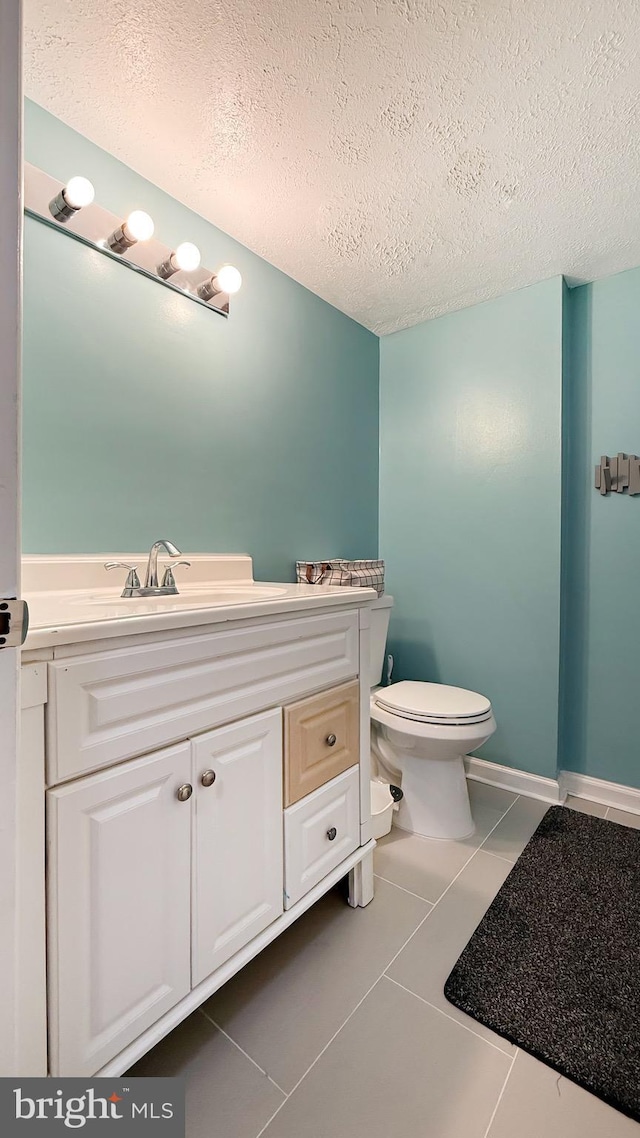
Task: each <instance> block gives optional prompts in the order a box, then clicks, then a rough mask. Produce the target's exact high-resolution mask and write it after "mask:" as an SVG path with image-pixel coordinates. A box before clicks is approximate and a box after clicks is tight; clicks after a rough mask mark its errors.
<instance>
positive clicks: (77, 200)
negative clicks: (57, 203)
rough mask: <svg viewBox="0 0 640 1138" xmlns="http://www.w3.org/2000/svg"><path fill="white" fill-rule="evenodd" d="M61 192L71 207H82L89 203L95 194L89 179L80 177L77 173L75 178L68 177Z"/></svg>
mask: <svg viewBox="0 0 640 1138" xmlns="http://www.w3.org/2000/svg"><path fill="white" fill-rule="evenodd" d="M62 192H63V194H64V200H65V201H66V202H67V204H68V205H70V206H71V208H72V209H82V207H83V206H85V205H91V202H92V201H93V199H94V198H95V196H96V191H95V190H94V188H93V186H92V184H91V182H90V181H89V179H88V178H82V177H80V176H79V175H77V176H76V177H75V178H69V181H68V182H67V184H66V186H65V188H64V190H63V191H62Z"/></svg>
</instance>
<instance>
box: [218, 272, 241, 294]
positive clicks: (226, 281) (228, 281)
mask: <svg viewBox="0 0 640 1138" xmlns="http://www.w3.org/2000/svg"><path fill="white" fill-rule="evenodd" d="M216 281H217V283H218V286H219V288H220V291H221V292H226V293H227V295H228V296H232V295H233V293H234V292H238V289H240V288H241V286H242V274H241V273H240V271H239V270H238V269H236V268H235V267H234V266H233V265H223V266H222V268H221V269H218V272H217V273H216Z"/></svg>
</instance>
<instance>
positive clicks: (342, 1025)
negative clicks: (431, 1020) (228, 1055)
mask: <svg viewBox="0 0 640 1138" xmlns="http://www.w3.org/2000/svg"><path fill="white" fill-rule="evenodd" d="M519 798H520V795H517V797H516V798H514V800H513V802H511V803H510V804H509V806H508V807H507V809H506V810H505V812H504V814H501V815H500V817H499V818H498V820H497V822H496V823H495V825H494V826H492V827H491V829H490V830H489V833H488V834H487V835H486V836H485V838H483V841H482V843H481V845H480V846H477V847H476V848H475V849H474V850H473V851H472V853H471V854H470V855H469V857H468V858H467V860H466V861H465V863H464V865H462V866H461V867H460V869H459V870H458V872H457V873H456V875H455V877H454V878H452V880H451V881H450V882H449V884H448V885H447V887H446V889H443V891H442V893H441V894H440V896H439V897H438V900H437V901H435V902H434V903H433V905H432V907H431V909H430V910H429V912H428V913H425V915H424V917H423V918H422V920H421V921H420V923H419V924H418V925H417V926H416V928H415V929H414V930H413V932H412V933H411V934H410V935H409V936H408V937H407V939H406V940H405V942H404V944H401V945H400V948H399V949H398V951H397V952H396V953H395V955H394V956H393V957H392V958H391V960H390V961H389V963H388V964H387V966H386V968H384V969H383V971H382V972H381V973H380V975H379V976H378V977H377V979H376V980H374V982H373V984H372V985H371V987H370V988H368V989H367V991H366V992H365V994H364V996H362V998H361V999H360V1000H358V1003H357V1004H356V1006H355V1007H354V1008H353V1009H352V1011H351V1012H350V1013H349V1015H348V1016H347V1018H346V1019H345V1020H344V1022H343V1023H341V1024H340V1027H339V1028H338V1030H337V1031H335V1032H334V1033H333V1035H332V1036H331V1039H330V1040H329V1041H328V1042H327V1043H325V1045H324V1047H323V1048H322V1051H321V1052H320V1053H319V1055H316V1057H315V1059H314V1060H313V1063H311V1064H310V1065H309V1066H308V1067H307V1069H306V1071H305V1072H304V1074H303V1075H301V1077H300V1078H299V1079H298V1082H297V1083H296V1085H295V1086H294V1087H293V1088H292V1089H291V1090H290V1091H289V1094H288V1095H287V1098H285V1099H284V1100H283V1101H282V1102H281V1103H280V1105H279V1106H278V1107H277V1108H276V1110H274V1112H273V1114H272V1115H271V1117H270V1118H268V1119H267V1121H266V1122H265V1124H264V1126H263V1127H262V1130H260V1131H259V1132H258V1134H256V1138H262V1135H263V1134H264V1133H265V1132H266V1130H267V1129H268V1127H269V1126H270V1125H271V1123H272V1122H273V1120H274V1118H275V1117H276V1115H278V1114H279V1113H280V1111H281V1110H282V1108H283V1106H284V1105H285V1103H287V1102H288V1101H289V1099H290V1098H291V1097H292V1096H293V1095H294V1094H295V1092H296V1091H297V1089H298V1087H299V1086H300V1084H301V1083H302V1082H303V1081H304V1080H305V1079H306V1077H307V1075H308V1074H309V1073H310V1071H312V1070H313V1068H314V1067H315V1065H316V1063H317V1062H318V1060H319V1059H321V1058H322V1056H323V1055H324V1053H325V1051H326V1050H327V1048H328V1047H330V1046H331V1044H332V1043H333V1041H334V1040H335V1039H336V1038H337V1037H338V1035H339V1034H340V1032H341V1031H342V1029H343V1028H344V1027H346V1025H347V1024H348V1022H349V1020H350V1019H351V1018H352V1016H354V1015H355V1013H356V1012H357V1010H358V1008H359V1007H360V1005H361V1004H362V1003H364V1001H365V1000H366V998H367V996H368V995H370V993H371V992H372V991H373V989H374V988H375V987H376V984H379V983H380V981H381V980H382V979H383V978H386V979H391V977H389V976H387V972H388V969H389V968H391V965H392V964H393V963H394V962H395V961H396V960H397V958H398V957H399V955H400V953H401V952H402V951H403V950H404V949H405V948H406V947H407V945H408V944H409V941H410V940H412V939H413V937H414V936H415V935H416V933H417V932H419V931H420V929H421V928H422V926H423V924H424V923H425V921H428V920H429V917H430V916H431V914H432V913H433V911H434V909H435V908H437V906H438V905H439V904H440V902H441V900H442V898H443V897H444V896H445V894H446V893H448V892H449V890H450V889H451V887H452V886H453V885H455V883H456V881H457V880H458V878H459V876H460V874H461V873H462V872H463V870H465V869H466V868H467V866H468V865H469V862H470V861H471V860H472V859H473V858H474V857H475V855H476V853H477V852H478V849H481V848H482V845H484V843H485V842H486V841H487V839H488V838H490V837H491V835H492V833H493V831H494V830H495V828H496V826H499V825H500V823H501V821H502V819H503V818H504V817H506V815H507V814H508V813H509V811H510V810H511V807H512V806H515V804H516V802H517V801H518V799H519ZM375 876H377V875H375ZM383 880H386V879H383ZM389 884H393V882H390V883H389ZM397 888H399V889H401V888H402V886H397ZM405 892H408V890H405ZM414 896H417V894H414ZM419 900H421V901H424V900H425V898H424V897H420V898H419ZM427 904H428V902H427ZM411 994H412V995H414V993H411ZM418 998H419V997H418ZM436 1010H437V1009H436ZM445 1014H446V1013H445ZM454 1022H456V1023H457V1020H456V1021H454ZM216 1026H217V1025H216ZM232 1042H233V1040H232ZM491 1046H495V1044H491ZM496 1050H499V1048H496ZM501 1054H502V1055H504V1052H501ZM516 1055H517V1051H516ZM513 1061H514V1062H515V1055H514V1057H513ZM252 1062H253V1060H252ZM256 1065H257V1064H256ZM512 1066H513V1063H512ZM260 1069H261V1070H262V1068H260ZM510 1070H511V1069H509V1073H510ZM265 1073H266V1072H265ZM509 1073H508V1074H507V1078H508V1077H509ZM505 1086H506V1080H505ZM503 1089H504V1088H503ZM282 1093H283V1094H284V1091H283V1092H282ZM496 1109H497V1106H496ZM494 1113H495V1112H494ZM491 1121H493V1116H492V1118H491ZM485 1138H486V1135H485Z"/></svg>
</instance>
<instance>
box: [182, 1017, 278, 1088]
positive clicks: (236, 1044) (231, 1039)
mask: <svg viewBox="0 0 640 1138" xmlns="http://www.w3.org/2000/svg"><path fill="white" fill-rule="evenodd" d="M198 1011H199V1012H200V1013H201V1014H202V1015H203V1016H204V1018H205V1019H206V1020H208V1021H209V1023H210V1024H213V1026H214V1027H215V1028H216V1030H217V1031H219V1032H220V1034H221V1035H224V1037H225V1039H228V1040H229V1043H232V1044H233V1046H234V1047H237V1049H238V1051H239V1052H240V1053H241V1054H242V1055H244V1057H245V1059H248V1060H249V1062H250V1063H251V1064H252V1065H253V1066H254V1067H257V1069H258V1070H259V1071H260V1074H261V1075H264V1076H265V1078H267V1079H268V1080H269V1082H270V1083H273V1085H274V1087H276V1088H277V1089H278V1090H279V1091H280V1094H282V1095H284V1098H285V1102H286V1100H287V1099H288V1097H289V1096H288V1094H287V1092H286V1091H283V1089H282V1087H280V1086H278V1084H277V1083H276V1081H275V1079H272V1078H271V1075H270V1074H269V1072H268V1071H265V1069H264V1067H261V1066H260V1064H259V1063H256V1061H255V1059H252V1058H251V1056H250V1055H249V1054H248V1052H247V1051H245V1049H244V1047H241V1046H240V1044H239V1043H236V1041H235V1039H233V1038H232V1037H231V1036H230V1035H229V1033H228V1032H227V1031H225V1030H224V1028H223V1027H220V1024H219V1023H216V1021H215V1020H214V1019H213V1018H212V1017H211V1016H210V1015H209V1013H208V1012H205V1010H204V1008H202V1007H200V1008H198ZM280 1105H282V1104H280Z"/></svg>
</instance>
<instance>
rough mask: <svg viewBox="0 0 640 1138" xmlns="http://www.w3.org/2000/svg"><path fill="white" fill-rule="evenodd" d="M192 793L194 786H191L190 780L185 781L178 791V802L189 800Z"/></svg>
mask: <svg viewBox="0 0 640 1138" xmlns="http://www.w3.org/2000/svg"><path fill="white" fill-rule="evenodd" d="M192 794H193V787H192V786H191V783H189V782H185V783H183V785H182V786H179V787H178V791H177V795H178V802H188V801H189V799H190V798H191V795H192Z"/></svg>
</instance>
